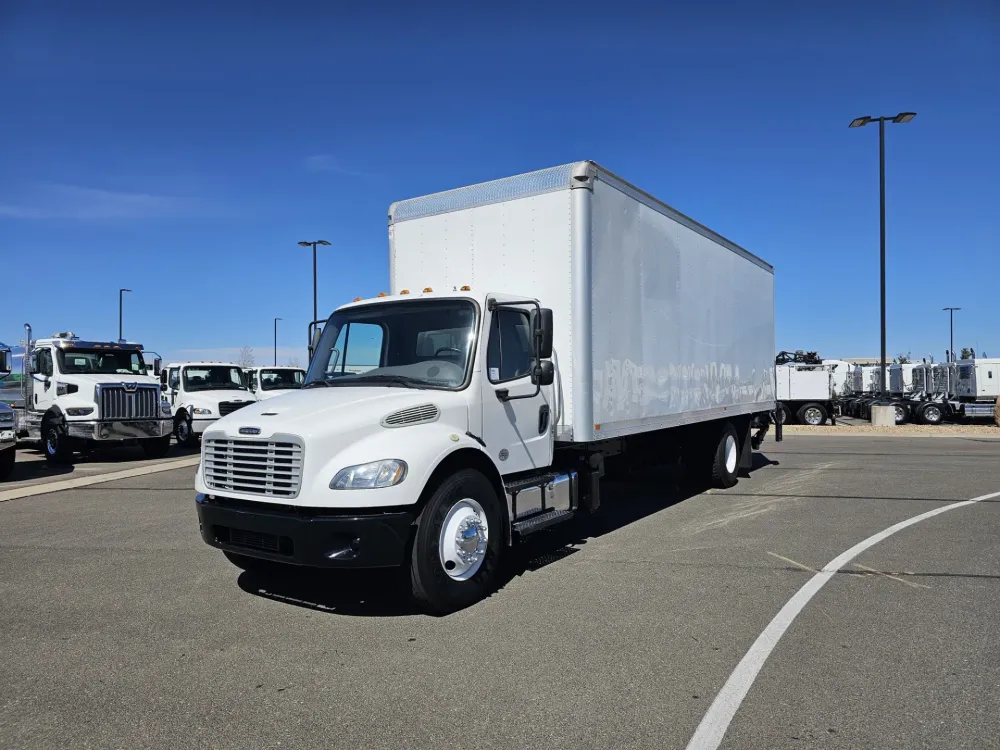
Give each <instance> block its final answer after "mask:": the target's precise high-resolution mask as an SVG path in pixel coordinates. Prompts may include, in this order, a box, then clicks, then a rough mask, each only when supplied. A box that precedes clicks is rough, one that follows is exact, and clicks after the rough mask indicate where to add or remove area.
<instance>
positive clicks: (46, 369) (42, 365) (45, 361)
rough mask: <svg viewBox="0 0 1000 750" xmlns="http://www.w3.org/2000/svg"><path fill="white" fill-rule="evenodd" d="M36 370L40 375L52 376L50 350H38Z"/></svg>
mask: <svg viewBox="0 0 1000 750" xmlns="http://www.w3.org/2000/svg"><path fill="white" fill-rule="evenodd" d="M38 372H39V374H40V375H48V376H49V377H51V376H52V352H51V351H49V350H48V349H42V350H40V351H39V352H38Z"/></svg>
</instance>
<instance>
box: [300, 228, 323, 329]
mask: <svg viewBox="0 0 1000 750" xmlns="http://www.w3.org/2000/svg"><path fill="white" fill-rule="evenodd" d="M299 244H300V245H302V247H312V249H313V317H312V319H313V320H316V319H317V316H318V315H319V312H318V310H317V309H316V245H326V246H329V245H330V243H329V242H327V241H326V240H316V241H315V242H300V243H299Z"/></svg>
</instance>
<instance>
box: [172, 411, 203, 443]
mask: <svg viewBox="0 0 1000 750" xmlns="http://www.w3.org/2000/svg"><path fill="white" fill-rule="evenodd" d="M174 437H176V438H177V444H178V445H181V446H183V447H185V448H194V447H195V446H196V445H198V434H197V433H196V432H195V431H194V428H193V427H192V425H191V420H190V419H189V418H188V416H187V415H186V414H184V413H181V414H178V415H177V418H176V419H174Z"/></svg>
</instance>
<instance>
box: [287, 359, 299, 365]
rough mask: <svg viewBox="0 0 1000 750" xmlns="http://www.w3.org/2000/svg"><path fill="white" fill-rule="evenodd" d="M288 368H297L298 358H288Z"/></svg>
mask: <svg viewBox="0 0 1000 750" xmlns="http://www.w3.org/2000/svg"><path fill="white" fill-rule="evenodd" d="M288 366H289V367H299V358H298V357H289V358H288Z"/></svg>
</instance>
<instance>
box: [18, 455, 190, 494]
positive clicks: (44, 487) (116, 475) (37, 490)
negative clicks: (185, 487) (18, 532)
mask: <svg viewBox="0 0 1000 750" xmlns="http://www.w3.org/2000/svg"><path fill="white" fill-rule="evenodd" d="M200 460H201V457H200V456H190V457H188V458H181V459H178V460H176V461H165V462H163V463H160V464H149V465H146V466H140V467H138V468H136V469H124V470H122V471H112V472H110V473H108V474H97V475H93V476H89V477H77V478H76V479H62V480H59V481H56V482H46V483H45V484H31V485H28V486H27V487H18V488H17V489H15V490H4V491H2V492H0V503H3V502H6V501H7V500H17V499H18V498H22V497H31V496H32V495H48V494H49V493H50V492H60V491H62V490H71V489H74V488H75V487H86V486H88V485H91V484H102V483H103V482H114V481H115V480H116V479H128V478H129V477H141V476H145V475H146V474H157V473H159V472H161V471H171V470H172V469H183V468H185V467H188V466H197V465H198V462H199V461H200Z"/></svg>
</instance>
